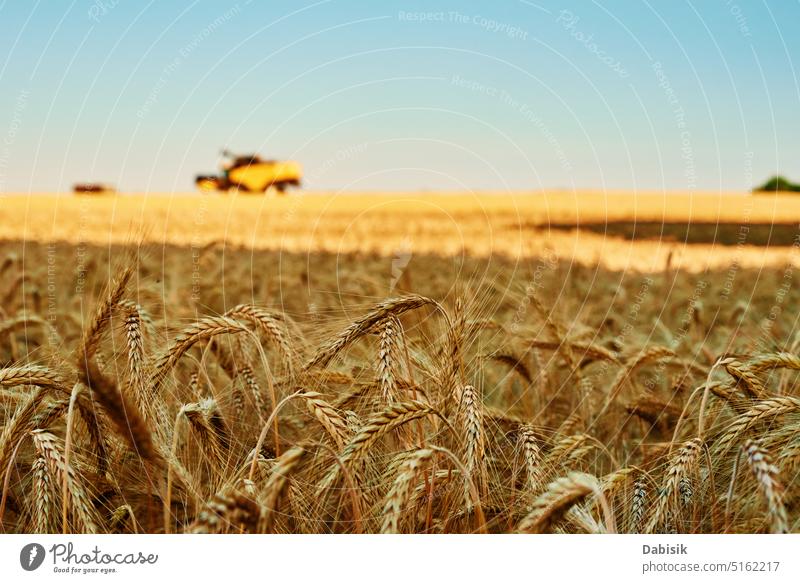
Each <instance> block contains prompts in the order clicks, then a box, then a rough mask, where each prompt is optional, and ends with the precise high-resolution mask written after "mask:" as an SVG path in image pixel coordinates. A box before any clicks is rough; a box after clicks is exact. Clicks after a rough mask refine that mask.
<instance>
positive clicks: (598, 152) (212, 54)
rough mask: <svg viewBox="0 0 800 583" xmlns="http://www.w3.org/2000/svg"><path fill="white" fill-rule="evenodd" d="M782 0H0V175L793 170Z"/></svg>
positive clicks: (569, 184) (699, 179) (530, 185)
mask: <svg viewBox="0 0 800 583" xmlns="http://www.w3.org/2000/svg"><path fill="white" fill-rule="evenodd" d="M798 22H800V2H798V1H796V0H787V1H784V2H770V3H766V2H761V1H745V0H737V1H730V2H729V1H727V0H718V1H711V0H708V1H703V2H699V1H695V2H680V1H676V2H672V1H670V2H655V1H654V0H649V1H648V2H642V3H638V2H621V1H602V2H600V1H598V2H549V1H545V0H540V1H539V0H537V1H536V2H527V1H525V2H517V1H502V0H501V1H495V2H465V1H463V0H462V1H450V2H443V1H437V0H433V1H428V2H366V1H364V2H351V1H341V0H330V1H319V2H306V1H301V2H283V1H270V2H255V1H253V2H247V1H246V0H242V1H240V2H238V3H237V2H208V1H202V0H197V1H195V0H186V1H171V2H158V3H156V2H133V1H131V0H91V1H90V0H81V1H77V0H76V1H72V2H70V1H59V0H53V1H52V2H37V1H30V0H25V1H23V0H5V1H3V0H0V191H53V190H68V189H69V188H70V187H71V185H72V184H73V183H74V182H76V181H86V180H96V181H107V182H111V183H114V184H116V185H117V186H118V187H119V188H120V189H121V190H124V191H145V190H146V191H187V190H191V189H192V188H193V178H194V175H195V174H196V173H209V172H213V171H215V170H216V168H217V164H218V162H219V151H220V149H221V148H222V147H228V148H230V149H232V150H236V151H242V152H245V151H257V152H260V153H262V154H264V155H265V156H268V157H276V158H293V159H297V160H299V161H301V162H302V163H303V165H304V167H305V170H306V175H307V179H306V185H307V186H308V187H309V188H313V189H328V188H330V189H350V190H369V189H381V190H406V189H448V190H452V189H501V190H502V189H539V188H566V189H572V188H598V189H603V188H606V189H617V188H626V189H627V188H637V189H648V190H650V189H658V190H660V189H677V190H686V189H689V190H692V189H694V190H719V189H723V190H746V189H749V188H750V187H751V186H752V185H753V184H755V183H757V182H759V181H762V180H763V179H765V178H766V177H767V176H769V175H771V174H773V173H775V172H776V171H779V172H781V173H783V174H786V175H788V176H789V177H794V178H795V179H797V180H800V138H799V137H798V136H800V115H798V111H800V107H798V106H800V81H799V79H798V78H799V77H800V72H798V70H797V65H798V64H797V63H796V62H795V61H796V60H798V57H800V37H798V35H797V23H798Z"/></svg>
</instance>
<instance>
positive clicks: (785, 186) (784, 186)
mask: <svg viewBox="0 0 800 583" xmlns="http://www.w3.org/2000/svg"><path fill="white" fill-rule="evenodd" d="M753 191H754V192H800V184H795V183H794V182H791V181H790V180H788V179H787V178H784V177H783V176H773V177H772V178H770V179H769V180H767V181H766V182H765V183H764V184H762V185H761V186H757V187H756V188H754V189H753Z"/></svg>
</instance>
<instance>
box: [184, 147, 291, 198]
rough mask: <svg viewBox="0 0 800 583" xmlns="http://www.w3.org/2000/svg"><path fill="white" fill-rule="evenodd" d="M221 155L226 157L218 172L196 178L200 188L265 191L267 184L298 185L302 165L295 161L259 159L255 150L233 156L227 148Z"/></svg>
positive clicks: (207, 190)
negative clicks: (213, 174) (216, 174)
mask: <svg viewBox="0 0 800 583" xmlns="http://www.w3.org/2000/svg"><path fill="white" fill-rule="evenodd" d="M222 155H223V156H224V157H225V158H227V159H228V161H227V162H225V163H224V164H223V165H222V174H221V175H219V176H207V175H201V176H198V177H197V178H196V179H195V184H197V187H198V188H199V189H200V190H202V191H203V192H211V191H222V192H227V191H231V190H235V191H238V192H266V191H267V189H268V188H270V187H274V188H275V189H277V190H278V192H284V191H285V190H286V188H287V187H289V186H300V180H301V179H302V175H303V169H302V167H301V166H300V164H299V163H297V162H293V161H291V160H288V161H278V160H262V159H261V158H260V157H259V156H257V155H256V154H251V155H249V156H234V155H232V154H231V153H230V152H227V151H223V152H222Z"/></svg>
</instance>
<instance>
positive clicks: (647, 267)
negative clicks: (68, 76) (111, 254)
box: [0, 191, 800, 271]
mask: <svg viewBox="0 0 800 583" xmlns="http://www.w3.org/2000/svg"><path fill="white" fill-rule="evenodd" d="M0 215H2V220H1V221H0V239H3V240H7V241H22V240H31V241H58V242H65V243H77V242H85V243H92V244H97V245H103V244H111V243H113V244H140V243H156V244H158V243H162V244H173V245H178V246H193V247H203V246H204V245H209V244H212V243H219V244H224V245H225V246H230V247H234V248H240V247H243V248H252V249H264V250H272V251H289V252H294V253H304V252H321V251H324V252H327V253H334V254H336V253H368V254H378V255H388V256H392V255H395V254H397V253H398V252H403V253H409V252H410V253H412V254H414V253H417V254H433V255H440V256H454V255H462V254H463V255H471V256H475V257H490V256H494V255H498V256H503V257H505V258H511V259H514V258H524V257H537V256H542V255H544V254H548V255H555V256H556V257H557V258H558V259H560V260H564V261H570V262H571V261H575V262H578V263H581V264H584V265H593V264H601V265H603V266H605V267H608V268H611V269H628V268H631V269H637V270H640V271H659V270H661V269H663V268H664V266H665V264H666V263H667V262H670V264H671V265H670V267H678V268H680V267H682V268H685V269H688V270H692V271H697V270H701V269H705V268H706V267H715V268H719V267H724V266H727V265H729V264H732V263H736V264H739V265H744V266H750V267H756V266H760V265H765V264H782V263H786V262H794V261H795V259H794V256H795V252H794V251H795V247H796V245H794V243H795V238H796V237H797V234H798V218H800V198H798V197H795V196H791V195H748V194H741V195H737V194H710V193H666V194H665V193H639V194H636V195H633V194H631V193H627V192H601V191H597V192H593V191H582V192H579V193H574V192H568V191H546V192H535V193H532V192H516V193H493V192H480V193H474V194H469V193H439V192H437V193H424V192H415V193H391V194H388V193H367V192H365V193H303V194H294V195H291V196H266V197H262V196H259V197H249V196H244V195H239V196H220V195H205V196H198V195H194V194H177V195H169V194H149V195H115V196H99V197H91V196H78V197H76V196H69V195H52V194H41V195H30V196H22V195H19V196H14V195H9V196H6V197H4V198H3V199H2V206H0Z"/></svg>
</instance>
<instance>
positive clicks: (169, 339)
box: [0, 193, 800, 533]
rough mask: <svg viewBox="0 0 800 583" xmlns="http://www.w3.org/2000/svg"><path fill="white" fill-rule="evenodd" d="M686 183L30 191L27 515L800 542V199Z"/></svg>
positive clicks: (1, 336)
mask: <svg viewBox="0 0 800 583" xmlns="http://www.w3.org/2000/svg"><path fill="white" fill-rule="evenodd" d="M675 196H676V198H669V197H664V196H658V195H647V196H641V197H637V198H636V199H635V202H636V205H635V207H634V211H631V210H630V209H631V208H632V201H631V197H630V195H627V197H628V198H627V199H624V195H622V194H617V195H601V194H597V193H584V194H583V195H581V196H579V197H576V196H574V195H571V194H564V193H551V194H547V195H541V196H536V197H533V196H527V197H526V196H514V197H509V196H499V195H495V196H491V195H480V196H474V197H472V196H470V197H466V196H464V195H433V194H425V195H411V194H408V195H392V196H383V197H381V196H374V195H372V196H369V195H359V196H356V195H347V196H335V195H326V196H322V195H320V196H306V195H299V196H295V197H285V198H261V197H259V198H241V197H240V198H236V197H230V198H225V197H208V198H199V197H189V196H186V197H160V198H159V197H144V196H141V197H132V196H131V197H122V196H120V197H108V198H97V199H92V198H68V197H36V196H31V197H6V198H3V199H2V200H0V205H2V206H0V221H2V222H1V223H0V427H1V429H0V476H1V477H2V478H1V479H0V483H2V498H1V499H0V525H1V526H2V529H3V530H4V531H5V532H11V533H48V532H53V533H60V532H65V533H85V532H86V533H89V532H98V533H144V532H153V533H163V532H167V533H209V532H210V533H484V532H488V533H506V532H520V533H615V532H616V533H673V532H680V533H762V532H798V531H800V483H798V480H797V477H798V470H799V469H800V397H798V396H797V392H798V386H799V383H798V381H800V334H799V333H798V330H800V328H798V318H799V317H800V311H799V310H798V307H797V306H798V305H800V289H798V285H797V283H796V279H797V273H796V269H797V267H796V264H797V257H796V246H787V245H777V246H776V245H770V246H763V245H754V244H752V243H751V242H749V241H748V240H747V233H748V231H747V229H744V230H743V228H744V227H747V225H750V224H753V225H756V224H759V225H764V224H774V223H783V224H784V226H785V228H786V229H794V228H795V227H796V218H797V217H800V200H798V199H794V198H789V197H764V198H760V199H755V198H754V197H747V196H730V197H729V198H725V199H723V198H721V197H719V196H688V195H675ZM582 197H583V198H582ZM615 197H616V198H615ZM620 197H622V198H620ZM623 199H624V200H623ZM621 220H625V221H629V222H630V221H633V222H636V221H644V222H647V221H650V222H653V221H662V222H663V221H664V220H669V221H672V222H676V223H683V224H690V223H706V224H708V223H713V224H717V223H720V222H723V223H727V224H732V225H735V226H736V228H737V229H738V230H739V231H740V232H742V233H744V235H743V236H742V238H741V241H740V242H739V244H735V245H730V244H727V245H720V244H717V243H716V242H715V241H714V240H710V241H708V240H704V241H702V242H696V243H690V244H687V243H686V242H685V241H681V240H680V239H675V238H648V239H646V240H638V239H632V238H626V237H622V236H616V235H611V234H608V233H603V232H597V231H596V230H595V231H589V230H585V229H575V228H570V229H554V230H550V229H548V228H541V227H542V226H544V227H547V226H549V225H551V224H556V223H558V224H560V225H564V224H567V225H570V224H574V225H579V224H580V223H581V222H582V221H584V222H594V223H602V222H613V221H621ZM533 226H538V228H536V229H534V228H533ZM770 232H772V231H771V230H770Z"/></svg>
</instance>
